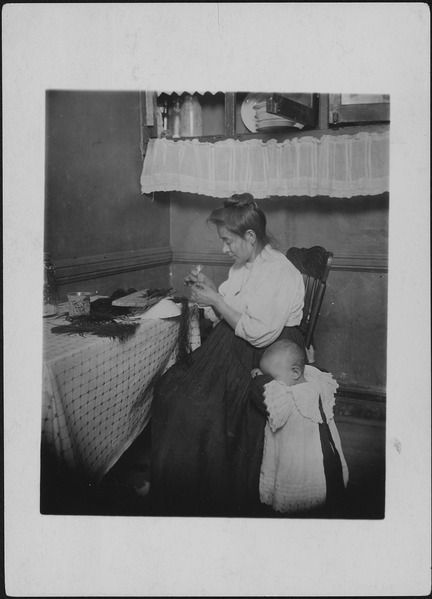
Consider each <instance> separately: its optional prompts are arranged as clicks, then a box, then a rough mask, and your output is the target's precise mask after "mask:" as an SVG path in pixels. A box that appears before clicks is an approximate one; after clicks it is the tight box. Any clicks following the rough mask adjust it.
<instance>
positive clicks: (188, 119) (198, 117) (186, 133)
mask: <svg viewBox="0 0 432 599" xmlns="http://www.w3.org/2000/svg"><path fill="white" fill-rule="evenodd" d="M180 135H181V137H199V136H200V135H202V109H201V105H200V103H199V102H198V99H197V98H196V97H195V96H192V95H191V94H186V96H185V99H184V102H183V104H182V107H181V111H180Z"/></svg>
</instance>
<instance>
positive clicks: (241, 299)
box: [205, 245, 305, 347]
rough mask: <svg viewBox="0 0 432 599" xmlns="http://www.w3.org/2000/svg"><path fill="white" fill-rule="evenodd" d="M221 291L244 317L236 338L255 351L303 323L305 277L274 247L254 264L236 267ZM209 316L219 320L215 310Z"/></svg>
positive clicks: (268, 246)
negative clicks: (249, 344)
mask: <svg viewBox="0 0 432 599" xmlns="http://www.w3.org/2000/svg"><path fill="white" fill-rule="evenodd" d="M218 291H219V294H220V295H221V296H222V297H223V299H224V301H225V302H226V303H227V304H228V305H229V306H231V307H232V308H234V309H235V310H237V312H240V313H241V318H240V320H239V322H238V323H237V326H236V328H235V334H236V335H237V336H239V337H242V338H243V339H245V340H246V341H249V343H251V344H252V345H254V346H255V347H266V346H267V345H269V344H270V343H273V341H276V339H277V338H278V337H279V335H280V334H281V332H282V329H283V328H284V327H285V326H288V327H292V326H296V325H298V324H300V322H301V319H302V313H303V302H304V293H305V289H304V283H303V277H302V275H301V273H300V272H299V271H298V270H297V268H296V267H295V266H294V265H293V264H292V263H291V262H290V261H289V260H288V258H287V257H286V256H285V255H284V254H282V252H279V251H278V250H275V249H273V248H272V247H271V246H270V245H266V246H265V248H264V249H263V250H262V251H261V253H260V254H258V256H257V257H256V258H255V260H254V262H251V263H246V264H240V265H237V264H234V265H233V266H232V267H231V268H230V271H229V274H228V279H227V280H226V281H224V282H223V283H222V284H221V285H220V287H219V290H218ZM205 313H206V316H207V317H208V318H210V319H211V320H213V321H216V320H217V318H216V316H215V314H214V312H213V310H212V309H211V308H206V310H205Z"/></svg>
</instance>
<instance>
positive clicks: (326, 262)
mask: <svg viewBox="0 0 432 599" xmlns="http://www.w3.org/2000/svg"><path fill="white" fill-rule="evenodd" d="M286 256H287V258H288V260H290V261H291V262H292V263H293V264H294V266H295V267H296V268H298V270H299V271H300V272H301V273H302V275H303V278H304V280H305V300H304V308H303V318H302V321H301V323H300V325H299V328H300V331H301V333H302V335H303V337H304V340H305V346H306V351H307V353H308V358H309V362H311V361H312V362H313V361H314V357H313V354H314V350H313V334H314V331H315V326H316V323H317V321H318V316H319V314H320V309H321V304H322V301H323V297H324V293H325V290H326V286H327V283H326V281H327V277H328V274H329V272H330V268H331V264H332V261H333V252H328V251H327V250H325V249H324V248H323V247H321V246H318V245H316V246H314V247H311V248H297V247H292V248H290V249H289V250H288V251H287V253H286Z"/></svg>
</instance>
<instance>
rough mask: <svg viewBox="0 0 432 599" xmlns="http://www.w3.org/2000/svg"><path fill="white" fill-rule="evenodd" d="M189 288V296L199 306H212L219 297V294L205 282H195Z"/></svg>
mask: <svg viewBox="0 0 432 599" xmlns="http://www.w3.org/2000/svg"><path fill="white" fill-rule="evenodd" d="M191 289H192V293H191V298H192V299H193V300H194V302H196V303H197V304H198V305H199V306H202V307H204V306H214V305H215V303H216V301H217V300H218V299H219V294H218V293H217V292H216V291H214V289H212V288H211V287H210V286H209V285H206V284H205V283H201V282H200V283H195V284H194V285H192V287H191Z"/></svg>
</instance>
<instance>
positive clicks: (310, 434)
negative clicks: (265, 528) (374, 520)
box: [260, 366, 348, 513]
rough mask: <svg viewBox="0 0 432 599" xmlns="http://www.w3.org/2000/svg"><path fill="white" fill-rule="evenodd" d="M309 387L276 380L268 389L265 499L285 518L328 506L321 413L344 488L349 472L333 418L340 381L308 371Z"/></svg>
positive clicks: (262, 476)
mask: <svg viewBox="0 0 432 599" xmlns="http://www.w3.org/2000/svg"><path fill="white" fill-rule="evenodd" d="M304 377H305V379H306V382H305V383H300V384H298V385H293V386H292V387H288V386H287V385H286V384H285V383H283V382H281V381H277V380H272V381H271V382H269V383H267V384H266V385H264V402H265V404H266V407H267V411H268V413H269V416H268V420H267V423H266V428H265V435H264V452H263V460H262V466H261V474H260V499H261V502H262V503H265V504H267V505H270V506H272V507H273V508H274V509H275V510H277V511H279V512H284V513H295V512H304V511H307V510H310V509H313V508H316V507H319V506H323V505H325V503H326V493H327V484H326V477H325V470H324V457H323V451H322V446H321V438H320V430H319V424H322V423H323V419H322V417H321V413H320V409H319V398H320V397H321V402H322V408H323V412H324V415H325V418H326V420H327V424H328V426H329V429H330V433H331V436H332V438H333V442H334V446H335V447H336V449H337V452H338V453H339V457H340V461H341V465H342V476H343V484H344V485H345V487H346V485H347V483H348V467H347V464H346V461H345V458H344V455H343V452H342V446H341V441H340V437H339V433H338V430H337V428H336V424H335V422H334V418H333V407H334V404H335V397H334V396H335V392H336V389H337V388H338V384H337V382H336V381H335V380H334V379H333V377H332V375H331V374H329V373H325V372H321V371H320V370H318V369H317V368H314V367H313V366H306V367H305V373H304Z"/></svg>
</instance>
